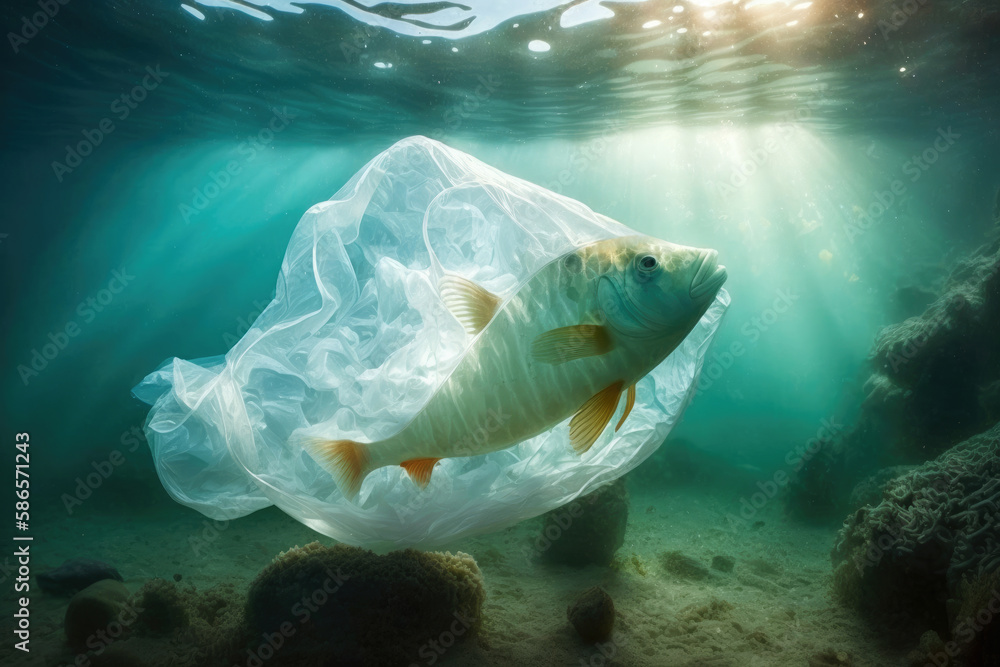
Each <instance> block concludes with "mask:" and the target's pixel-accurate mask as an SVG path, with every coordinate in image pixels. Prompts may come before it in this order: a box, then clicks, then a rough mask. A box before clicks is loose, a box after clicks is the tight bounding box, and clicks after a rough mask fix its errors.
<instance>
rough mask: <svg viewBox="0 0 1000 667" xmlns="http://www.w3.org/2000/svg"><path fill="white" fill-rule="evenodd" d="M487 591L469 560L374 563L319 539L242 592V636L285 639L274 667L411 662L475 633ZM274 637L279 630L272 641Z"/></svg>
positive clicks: (397, 554) (418, 557)
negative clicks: (435, 646)
mask: <svg viewBox="0 0 1000 667" xmlns="http://www.w3.org/2000/svg"><path fill="white" fill-rule="evenodd" d="M485 597H486V593H485V590H484V588H483V581H482V576H481V574H480V571H479V567H478V566H477V565H476V562H475V560H473V558H472V557H471V556H469V555H467V554H463V553H457V554H455V555H452V554H450V553H443V554H442V553H426V552H422V551H417V550H414V549H406V550H403V551H394V552H391V553H388V554H386V555H384V556H379V555H376V554H374V553H372V552H371V551H367V550H365V549H361V548H358V547H350V546H345V545H336V546H331V547H326V546H322V545H320V544H319V543H317V542H313V543H312V544H308V545H306V546H304V547H301V548H298V547H296V548H295V549H291V550H289V551H287V552H285V553H282V554H281V555H279V556H278V557H277V558H276V559H275V560H274V561H273V562H272V563H271V564H270V565H268V566H267V567H266V568H264V570H262V571H261V573H260V574H259V575H258V576H257V578H256V580H255V581H254V582H253V583H252V584H251V586H250V590H249V592H248V594H247V603H246V609H245V616H246V624H247V631H248V633H249V636H250V637H253V638H255V639H254V641H255V642H256V643H260V641H259V640H260V638H261V637H265V636H266V637H272V638H274V641H273V642H271V643H272V644H274V643H277V642H279V641H280V642H281V648H280V650H276V651H274V659H273V660H272V663H271V664H274V665H279V664H280V665H284V664H289V665H291V664H294V665H307V664H317V665H320V664H323V665H325V664H350V665H392V664H409V663H411V662H414V661H416V660H417V659H418V654H419V653H418V652H419V651H421V649H423V648H425V647H426V646H428V645H429V643H430V642H432V641H434V642H437V643H438V644H439V645H441V646H445V645H447V646H450V645H451V644H452V643H455V642H459V641H461V640H464V639H466V638H468V637H469V636H472V635H473V634H475V633H476V632H477V631H478V629H479V627H480V625H481V622H482V606H483V601H484V600H485ZM275 633H280V634H281V636H280V637H278V636H276V635H275Z"/></svg>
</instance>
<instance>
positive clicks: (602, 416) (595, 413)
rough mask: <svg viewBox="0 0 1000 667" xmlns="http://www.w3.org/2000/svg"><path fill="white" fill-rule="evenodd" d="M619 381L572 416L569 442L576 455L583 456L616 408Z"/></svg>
mask: <svg viewBox="0 0 1000 667" xmlns="http://www.w3.org/2000/svg"><path fill="white" fill-rule="evenodd" d="M624 384H625V383H624V382H622V381H621V380H619V381H618V382H614V383H612V384H610V385H608V386H607V387H605V388H604V389H602V390H601V391H599V392H597V393H596V394H594V395H593V396H592V397H591V398H590V400H588V401H587V402H586V403H584V404H583V407H582V408H580V410H579V412H577V413H576V414H575V415H573V419H572V420H571V421H570V423H569V442H570V444H571V445H573V449H574V450H576V453H577V454H583V453H584V452H586V451H587V450H588V449H590V446H591V445H593V444H594V443H595V442H596V441H597V438H599V437H600V435H601V433H602V432H603V431H604V427H605V426H607V425H608V422H610V421H611V418H612V417H613V416H614V414H615V408H617V407H618V399H619V397H621V394H622V385H624Z"/></svg>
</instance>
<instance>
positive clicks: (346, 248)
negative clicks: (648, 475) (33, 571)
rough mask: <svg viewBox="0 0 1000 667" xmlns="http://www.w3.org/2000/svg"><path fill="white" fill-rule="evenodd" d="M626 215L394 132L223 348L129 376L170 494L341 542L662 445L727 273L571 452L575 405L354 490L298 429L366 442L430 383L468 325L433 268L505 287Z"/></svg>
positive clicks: (584, 486) (446, 529) (570, 479)
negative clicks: (486, 446) (420, 470)
mask: <svg viewBox="0 0 1000 667" xmlns="http://www.w3.org/2000/svg"><path fill="white" fill-rule="evenodd" d="M634 233H635V232H634V231H632V230H631V229H629V228H628V227H626V226H624V225H622V224H620V223H618V222H615V221H614V220H611V219H609V218H607V217H605V216H602V215H599V214H597V213H594V212H593V211H591V210H590V209H589V208H587V207H586V206H584V205H583V204H580V203H579V202H576V201H574V200H571V199H568V198H566V197H563V196H561V195H557V194H555V193H553V192H550V191H548V190H545V189H544V188H541V187H539V186H537V185H533V184H531V183H527V182H525V181H522V180H520V179H517V178H514V177H511V176H508V175H506V174H504V173H502V172H500V171H497V170H496V169H493V168H492V167H489V166H487V165H485V164H483V163H481V162H479V161H478V160H476V159H474V158H472V157H470V156H469V155H466V154H464V153H462V152H460V151H457V150H454V149H451V148H448V147H447V146H444V145H443V144H440V143H438V142H436V141H433V140H430V139H427V138H424V137H411V138H409V139H405V140H403V141H400V142H399V143H397V144H395V145H394V146H392V147H391V148H389V149H388V150H386V151H385V152H383V153H382V154H380V155H378V156H377V157H376V158H375V159H373V160H372V161H371V162H369V163H368V164H367V165H366V166H365V167H364V168H363V169H362V170H361V171H360V172H359V173H358V174H356V175H355V176H354V177H353V178H352V179H351V181H350V182H348V183H347V184H346V185H345V186H344V187H343V188H342V189H341V190H340V191H339V192H338V193H337V194H336V195H335V196H334V198H333V199H331V200H330V201H327V202H323V203H320V204H317V205H315V206H313V207H312V208H311V209H309V210H308V211H307V212H306V214H305V215H304V216H303V217H302V220H301V221H300V222H299V224H298V226H297V227H296V228H295V231H294V232H293V234H292V238H291V241H290V242H289V244H288V249H287V251H286V253H285V258H284V261H283V263H282V267H281V274H280V276H279V278H278V284H277V288H276V295H275V298H274V300H273V301H272V302H271V303H270V304H269V305H268V306H267V308H266V309H265V310H264V311H263V312H262V313H261V315H260V316H259V317H258V318H257V320H256V321H255V322H254V324H253V326H252V328H251V329H250V330H249V331H248V332H247V333H246V335H244V336H243V338H242V339H241V340H240V341H239V342H238V343H237V344H236V345H235V346H234V347H233V348H232V349H231V350H230V351H229V353H228V354H226V355H225V356H224V357H215V358H210V359H201V360H196V361H184V360H181V359H176V358H175V359H171V360H168V361H167V362H165V364H164V365H163V366H161V367H160V368H159V369H158V370H156V371H155V372H153V373H152V374H150V375H149V376H148V377H146V378H145V379H144V380H143V381H142V382H141V383H140V384H139V385H138V386H136V387H135V389H134V390H133V393H134V395H135V396H137V397H138V398H140V399H142V400H143V401H145V402H147V403H149V404H151V405H152V406H153V408H152V410H151V411H150V413H149V417H148V419H147V421H146V426H145V430H146V436H147V439H148V441H149V444H150V447H151V449H152V452H153V459H154V461H155V464H156V469H157V472H158V474H159V476H160V480H161V481H162V482H163V485H164V487H165V488H166V490H167V491H168V493H169V494H170V495H171V497H173V498H174V499H175V500H176V501H177V502H179V503H181V504H184V505H187V506H188V507H193V508H194V509H196V510H198V511H200V512H202V513H203V514H205V515H207V516H209V517H211V518H214V519H220V520H222V519H227V520H228V519H233V518H236V517H239V516H244V515H246V514H249V513H251V512H254V511H256V510H259V509H261V508H264V507H267V506H269V505H271V504H274V505H277V506H278V507H279V508H281V509H282V510H284V511H285V512H287V513H288V514H290V515H291V516H293V517H295V518H296V519H298V520H299V521H301V522H302V523H304V524H306V525H307V526H309V527H310V528H312V529H314V530H316V531H318V532H320V533H323V534H324V535H328V536H330V537H333V538H335V539H337V540H339V541H341V542H346V543H348V544H354V545H365V546H368V547H372V548H382V549H385V548H402V547H407V546H420V547H425V548H426V547H435V546H439V545H441V544H444V543H447V542H451V541H453V540H455V539H457V538H460V537H463V536H466V535H471V534H475V533H482V532H488V531H493V530H497V529H500V528H503V527H504V526H507V525H510V524H513V523H515V522H518V521H521V520H523V519H527V518H530V517H533V516H536V515H538V514H541V513H543V512H546V511H548V510H550V509H553V508H556V507H559V506H561V505H564V504H565V503H568V502H570V501H572V500H573V499H575V498H576V497H578V496H580V495H582V494H585V493H588V492H590V491H592V490H594V489H595V488H597V487H598V486H600V485H602V484H605V483H607V482H610V481H612V480H613V479H615V478H617V477H619V476H621V475H623V474H625V473H626V472H628V471H629V470H631V469H632V468H634V467H635V466H637V465H638V464H639V463H641V462H642V461H643V460H644V459H645V458H646V457H648V456H649V455H650V454H652V453H653V451H655V450H656V448H657V447H658V446H659V445H660V444H661V443H662V442H663V440H664V439H665V438H666V436H667V434H668V433H669V431H670V429H671V428H672V427H673V425H674V424H675V423H676V422H677V420H678V418H679V417H680V414H681V412H682V411H683V409H684V407H685V405H686V404H687V402H688V401H689V400H690V398H691V396H692V394H693V389H694V385H695V379H696V377H697V375H698V372H699V370H700V367H701V364H702V361H703V359H704V355H705V351H706V349H707V348H708V345H709V343H710V341H711V339H712V336H713V334H714V333H715V331H716V328H717V327H718V324H719V321H720V319H721V317H722V315H723V313H724V311H725V309H726V307H727V306H728V304H729V296H728V294H727V293H726V292H725V291H720V292H719V294H718V295H717V296H716V299H715V301H714V303H713V304H712V305H711V307H710V308H709V310H708V312H707V313H706V314H705V315H704V316H703V317H702V319H701V321H700V322H699V323H698V325H697V326H696V327H695V328H694V330H693V331H692V332H691V333H690V334H689V335H688V337H687V338H686V339H685V340H684V342H683V343H682V344H681V345H680V347H678V348H677V350H675V351H674V352H673V353H672V354H671V355H670V356H669V357H668V358H667V359H666V360H665V361H664V362H663V363H662V364H660V365H659V366H658V367H657V368H656V369H655V370H654V371H653V372H652V373H650V374H649V375H647V376H646V377H645V378H644V379H643V380H642V381H640V382H639V384H638V386H637V398H636V404H635V407H634V408H633V411H632V414H631V416H630V417H629V419H628V420H627V421H626V422H625V425H624V426H623V427H622V429H621V430H620V431H619V432H617V433H614V432H613V430H612V429H610V428H609V429H606V430H607V432H606V433H604V435H602V437H601V439H600V440H598V442H597V443H596V444H595V445H594V446H593V448H592V449H591V450H590V451H589V452H587V453H586V454H585V455H583V456H578V455H577V454H575V453H574V452H573V451H572V448H571V447H570V446H569V442H568V434H567V427H566V424H565V423H563V424H559V425H557V426H555V427H554V428H552V429H550V430H549V431H547V432H545V433H543V434H541V435H539V436H537V437H535V438H532V439H530V440H527V441H525V442H522V443H520V444H518V445H515V446H513V447H511V448H508V449H505V450H502V451H498V452H493V453H490V454H486V455H480V456H473V457H465V458H449V459H444V460H442V461H441V462H440V463H438V465H437V466H436V468H435V470H434V484H432V485H431V486H429V487H428V488H427V489H425V490H420V489H419V488H417V486H416V485H415V484H413V483H412V482H411V481H410V480H409V479H408V478H407V476H406V473H405V471H404V470H403V469H402V468H400V467H397V466H390V467H385V468H380V469H378V470H375V471H374V472H372V473H371V474H370V475H368V477H367V478H366V479H365V482H364V484H363V485H362V487H361V493H360V495H359V496H358V498H357V502H356V504H355V503H351V502H349V501H348V500H346V499H345V498H344V497H343V496H342V495H341V494H340V492H339V491H338V489H337V487H336V485H335V483H334V481H333V478H332V477H331V476H330V474H329V473H328V472H327V471H326V470H325V469H323V468H322V467H321V466H320V465H319V464H317V463H316V461H315V460H314V459H313V458H312V457H311V456H310V455H309V454H308V453H307V452H305V451H304V450H303V449H302V448H301V447H299V446H296V445H294V444H292V443H293V442H294V439H293V440H292V442H290V436H292V434H293V432H296V431H300V432H301V429H306V430H307V431H309V432H316V433H323V434H326V435H327V437H334V436H335V437H337V438H352V439H356V440H359V441H365V442H371V441H374V440H377V439H380V438H382V437H385V436H387V435H390V434H392V433H393V432H395V431H397V430H398V429H399V428H401V427H402V426H403V425H405V424H406V423H407V422H408V421H409V419H410V418H411V417H412V416H413V415H414V414H416V413H417V412H418V411H419V410H420V409H421V407H422V406H423V405H424V404H425V403H426V402H427V401H428V400H429V399H430V397H431V396H432V394H433V392H434V390H435V389H436V388H437V386H438V385H440V384H441V383H442V382H443V381H444V380H445V379H446V378H447V377H448V374H449V373H450V372H451V370H452V369H453V368H454V367H455V366H456V365H457V364H458V362H459V359H460V357H461V355H462V353H463V351H464V350H465V349H466V346H467V345H468V344H469V343H470V341H471V337H470V336H469V335H467V334H466V333H465V331H464V330H463V328H462V326H461V325H460V324H459V322H458V321H457V320H456V319H455V318H454V317H453V316H452V315H451V314H450V313H449V312H448V311H447V309H446V308H445V306H444V304H443V303H442V300H441V297H440V295H439V293H438V290H437V288H436V287H435V281H434V280H433V279H432V273H433V270H432V263H434V262H439V263H440V266H439V267H438V268H443V269H446V270H450V271H454V272H457V273H459V274H462V275H464V276H465V277H468V278H470V279H472V280H474V281H476V282H478V283H479V284H481V285H482V286H484V287H485V288H487V289H489V290H491V291H493V292H494V293H497V294H500V295H506V294H509V293H510V292H511V291H513V290H515V289H516V288H517V286H518V285H519V283H521V282H522V281H524V280H526V279H527V278H528V277H529V276H530V275H531V274H532V273H533V272H534V271H536V270H537V269H539V268H540V267H541V266H543V265H544V264H545V263H546V262H548V261H550V260H551V259H552V258H554V257H557V256H559V255H562V254H564V253H565V252H568V251H569V250H571V249H573V248H576V247H579V246H581V245H584V244H586V243H590V242H593V241H597V240H600V239H606V238H612V237H615V236H622V235H629V234H634Z"/></svg>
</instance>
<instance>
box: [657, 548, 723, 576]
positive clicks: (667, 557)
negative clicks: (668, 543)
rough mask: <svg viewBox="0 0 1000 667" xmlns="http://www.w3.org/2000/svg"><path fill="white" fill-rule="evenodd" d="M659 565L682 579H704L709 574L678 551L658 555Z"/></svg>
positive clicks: (696, 562)
mask: <svg viewBox="0 0 1000 667" xmlns="http://www.w3.org/2000/svg"><path fill="white" fill-rule="evenodd" d="M660 565H662V566H663V569H664V570H666V571H667V572H669V573H670V574H672V575H674V576H677V577H680V578H682V579H706V578H708V576H709V575H710V574H711V572H709V570H708V568H707V567H705V566H704V565H702V564H701V563H699V562H698V561H697V560H695V559H694V558H691V557H690V556H685V555H684V554H683V553H681V552H680V551H664V552H663V553H662V554H660Z"/></svg>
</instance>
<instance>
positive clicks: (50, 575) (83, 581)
mask: <svg viewBox="0 0 1000 667" xmlns="http://www.w3.org/2000/svg"><path fill="white" fill-rule="evenodd" d="M35 579H36V580H37V581H38V587H39V588H41V589H42V590H43V591H45V592H46V593H48V594H50V595H63V596H66V597H69V596H72V595H74V594H76V593H78V592H80V591H82V590H83V589H84V588H86V587H87V586H90V585H91V584H93V583H96V582H98V581H102V580H104V579H115V580H117V581H123V579H122V575H120V574H119V573H118V570H116V569H115V567H114V566H113V565H108V564H107V563H105V562H103V561H99V560H94V559H92V558H71V559H69V560H66V561H63V564H62V565H60V566H59V567H57V568H53V569H51V570H48V571H46V572H42V573H40V574H38V575H37V576H36V577H35Z"/></svg>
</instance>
